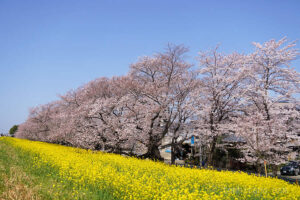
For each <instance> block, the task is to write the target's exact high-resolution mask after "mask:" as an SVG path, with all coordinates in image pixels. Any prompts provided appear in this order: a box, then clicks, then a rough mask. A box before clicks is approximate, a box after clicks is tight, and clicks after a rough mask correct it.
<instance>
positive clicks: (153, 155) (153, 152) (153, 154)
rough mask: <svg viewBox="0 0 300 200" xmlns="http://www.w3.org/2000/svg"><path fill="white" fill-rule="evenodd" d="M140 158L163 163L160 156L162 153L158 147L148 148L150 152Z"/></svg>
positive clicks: (150, 146) (151, 146)
mask: <svg viewBox="0 0 300 200" xmlns="http://www.w3.org/2000/svg"><path fill="white" fill-rule="evenodd" d="M138 157H142V158H149V159H151V160H156V161H157V160H158V161H163V160H164V159H163V157H161V155H160V151H159V149H158V146H157V145H154V144H152V145H149V146H148V150H147V153H145V154H143V155H141V156H138Z"/></svg>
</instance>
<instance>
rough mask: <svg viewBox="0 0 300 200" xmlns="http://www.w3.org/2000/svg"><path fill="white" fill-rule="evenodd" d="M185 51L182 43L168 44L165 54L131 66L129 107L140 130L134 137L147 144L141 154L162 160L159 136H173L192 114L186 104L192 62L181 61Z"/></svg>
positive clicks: (190, 85)
mask: <svg viewBox="0 0 300 200" xmlns="http://www.w3.org/2000/svg"><path fill="white" fill-rule="evenodd" d="M186 52H187V49H186V48H185V47H183V46H175V45H168V47H167V49H166V51H165V52H164V53H159V54H156V55H154V56H152V57H148V56H146V57H143V58H140V59H139V61H138V62H137V63H135V64H132V65H131V71H130V76H131V77H132V79H133V80H134V82H135V87H133V88H132V89H131V94H132V99H135V101H134V103H133V104H132V105H131V106H129V107H130V110H131V111H132V114H133V116H134V119H135V122H136V128H137V131H138V132H139V133H138V134H137V136H138V138H137V140H138V141H139V142H140V143H141V144H143V145H145V146H146V153H145V154H144V155H143V156H144V157H149V158H152V159H162V158H161V156H160V153H159V146H160V145H161V142H162V139H163V138H164V137H165V136H166V135H167V134H168V133H170V134H173V135H174V136H176V134H177V132H179V130H180V131H181V128H183V127H184V125H185V123H187V122H188V118H189V117H190V116H191V114H192V113H188V112H189V111H190V110H188V106H187V105H188V100H189V97H190V95H189V94H190V92H191V90H192V88H193V81H194V78H193V74H192V72H191V71H190V69H191V65H190V64H189V63H187V62H186V61H184V54H185V53H186ZM171 132H172V133H171Z"/></svg>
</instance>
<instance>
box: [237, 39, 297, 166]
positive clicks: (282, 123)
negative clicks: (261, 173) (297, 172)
mask: <svg viewBox="0 0 300 200" xmlns="http://www.w3.org/2000/svg"><path fill="white" fill-rule="evenodd" d="M286 41H287V40H286V38H283V39H281V40H279V41H275V40H270V41H268V42H265V43H264V44H262V45H261V44H259V43H254V45H255V47H256V50H255V52H254V53H252V54H251V55H250V56H249V58H250V62H249V69H250V70H249V71H248V73H247V82H246V92H245V93H244V94H245V97H244V100H245V102H246V103H245V109H244V110H245V115H244V116H241V117H240V118H239V122H238V130H239V131H238V133H239V135H240V136H242V137H243V138H245V139H246V141H247V144H246V145H244V146H243V147H242V149H243V150H244V152H245V160H247V161H248V162H252V163H256V164H257V166H258V165H259V164H260V163H262V162H263V160H266V161H268V162H269V163H271V164H276V165H278V164H280V163H283V162H285V161H286V160H287V152H288V151H289V149H288V148H287V147H288V144H289V143H290V142H291V141H292V140H295V139H299V137H297V129H295V127H293V126H292V125H291V124H292V122H293V121H294V120H296V119H297V118H298V119H299V112H298V111H297V110H296V109H295V104H296V99H295V98H294V96H293V94H295V93H299V88H300V87H299V86H300V75H299V73H298V72H296V71H295V70H294V69H292V68H291V67H290V63H291V61H292V60H294V59H295V58H296V56H297V55H299V52H298V51H297V50H296V49H295V48H294V46H295V43H294V42H293V43H290V44H287V45H285V43H286Z"/></svg>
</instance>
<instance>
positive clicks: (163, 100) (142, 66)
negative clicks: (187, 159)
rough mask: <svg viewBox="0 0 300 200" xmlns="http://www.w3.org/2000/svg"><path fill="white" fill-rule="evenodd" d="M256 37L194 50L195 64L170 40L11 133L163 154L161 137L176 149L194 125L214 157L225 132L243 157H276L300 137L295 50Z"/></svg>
mask: <svg viewBox="0 0 300 200" xmlns="http://www.w3.org/2000/svg"><path fill="white" fill-rule="evenodd" d="M253 44H254V46H255V50H254V52H252V53H249V54H240V53H231V54H227V55H226V54H224V53H220V52H219V50H218V47H217V48H215V49H213V50H210V51H208V52H200V53H199V56H198V58H197V61H198V66H192V65H191V64H190V63H189V62H188V61H187V60H186V58H185V54H186V52H187V51H188V49H187V48H185V47H184V46H182V45H168V46H167V47H166V49H165V51H164V52H162V53H157V54H154V55H152V56H144V57H141V58H139V60H138V61H137V62H136V63H134V64H132V65H131V66H130V71H129V72H128V74H127V75H125V76H119V77H112V78H106V77H102V78H98V79H96V80H93V81H91V82H89V83H87V84H85V85H83V86H81V87H79V88H77V89H76V90H71V91H69V92H67V93H66V94H64V95H61V96H60V99H59V100H58V101H54V102H50V103H48V104H46V105H41V106H37V107H35V108H32V109H31V110H30V113H29V116H28V119H27V120H26V121H25V122H24V123H23V124H21V125H20V126H19V128H18V130H17V132H16V134H15V136H16V137H19V138H27V139H30V140H38V141H46V142H52V143H58V144H64V145H70V146H76V147H82V148H88V149H95V150H103V151H107V152H114V153H122V154H128V155H134V156H139V157H144V158H150V159H158V160H160V159H162V157H161V155H160V151H159V147H160V146H161V145H162V140H163V138H165V136H166V135H168V136H169V137H171V146H172V148H177V149H178V148H180V147H181V146H182V143H183V142H184V140H186V139H187V138H188V136H189V135H190V133H191V132H193V134H196V135H197V136H198V137H200V138H201V140H202V141H203V142H204V143H205V145H206V146H207V151H206V152H205V154H206V155H207V157H208V163H209V164H212V163H213V160H214V159H216V158H214V152H215V151H216V144H217V141H218V138H220V137H221V136H222V135H223V134H224V133H229V132H230V133H234V134H235V135H237V136H239V137H242V138H244V140H245V141H246V142H245V143H244V144H243V145H240V146H238V148H239V149H240V150H241V151H242V153H243V155H244V156H243V159H242V161H245V162H251V163H256V164H260V163H262V162H263V161H264V160H267V161H268V162H269V163H273V164H280V163H282V162H285V161H286V160H287V153H288V152H290V148H288V147H289V144H290V143H291V142H295V141H298V142H299V136H298V135H297V134H298V133H297V131H298V130H299V123H298V122H299V121H298V120H299V111H298V110H297V109H296V108H297V105H298V106H299V102H298V100H299V99H297V98H295V94H296V93H299V88H300V87H299V86H300V75H299V73H298V72H297V71H295V70H294V69H293V68H291V67H290V64H291V61H293V60H294V59H296V57H297V56H298V55H299V52H298V51H297V50H296V49H295V43H294V42H292V43H287V40H286V38H283V39H281V40H279V41H275V40H270V41H267V42H265V43H263V44H259V43H253ZM283 101H285V102H288V103H282V102H283ZM195 130H196V131H195ZM172 156H173V157H172V161H173V162H174V155H172Z"/></svg>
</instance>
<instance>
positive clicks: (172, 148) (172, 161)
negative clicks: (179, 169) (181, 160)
mask: <svg viewBox="0 0 300 200" xmlns="http://www.w3.org/2000/svg"><path fill="white" fill-rule="evenodd" d="M171 164H172V165H173V164H175V141H174V138H173V139H172V143H171Z"/></svg>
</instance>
